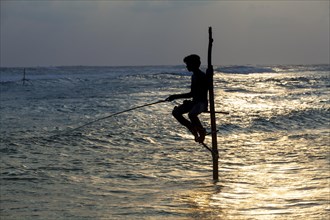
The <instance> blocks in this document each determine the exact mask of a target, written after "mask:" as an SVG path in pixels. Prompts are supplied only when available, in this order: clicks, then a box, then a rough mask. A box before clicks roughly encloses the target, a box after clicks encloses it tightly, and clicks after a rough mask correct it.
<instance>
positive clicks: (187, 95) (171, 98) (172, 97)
mask: <svg viewBox="0 0 330 220" xmlns="http://www.w3.org/2000/svg"><path fill="white" fill-rule="evenodd" d="M191 97H192V92H189V93H183V94H175V95H170V96H169V97H168V98H167V99H165V100H166V101H169V102H171V101H173V100H175V99H184V98H191Z"/></svg>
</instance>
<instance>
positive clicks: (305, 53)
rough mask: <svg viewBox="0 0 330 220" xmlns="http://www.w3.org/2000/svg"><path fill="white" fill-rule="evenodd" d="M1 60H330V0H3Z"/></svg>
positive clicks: (22, 63) (15, 63) (16, 63)
mask: <svg viewBox="0 0 330 220" xmlns="http://www.w3.org/2000/svg"><path fill="white" fill-rule="evenodd" d="M0 4H1V5H0V6H1V8H0V12H1V13H0V18H1V19H0V20H1V21H0V25H1V26H0V66H2V67H31V66H67V65H69V66H70V65H83V66H133V65H181V64H183V63H182V59H183V57H185V56H186V55H189V54H199V55H200V56H201V58H202V63H203V64H206V57H207V46H208V27H209V26H211V27H212V29H213V38H214V44H213V64H215V65H245V64H256V65H257V64H266V65H268V64H321V63H322V64H327V63H329V62H330V61H329V51H330V46H329V20H330V18H329V14H330V12H329V8H330V5H329V0H324V1H316V0H315V1H314V0H305V1H298V0H291V1H290V0H276V1H270V0H259V1H249V0H245V1H237V0H226V1H225V0H219V1H197V0H195V1H188V0H181V1H180V0H179V1H174V0H172V1H165V0H164V1H151V0H149V1H126V0H122V1H111V0H108V1H107V0H103V1H97V0H81V1H80V0H62V1H57V0H43V1H41V0H34V1H29V0H1V3H0Z"/></svg>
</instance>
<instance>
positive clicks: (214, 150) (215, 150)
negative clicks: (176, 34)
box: [206, 27, 219, 181]
mask: <svg viewBox="0 0 330 220" xmlns="http://www.w3.org/2000/svg"><path fill="white" fill-rule="evenodd" d="M212 45H213V38H212V27H209V45H208V53H207V71H206V74H207V75H208V78H209V83H210V87H209V99H210V101H209V102H210V116H211V131H212V161H213V180H214V181H217V180H219V162H218V158H219V152H218V143H217V126H216V118H215V107H214V89H213V66H212Z"/></svg>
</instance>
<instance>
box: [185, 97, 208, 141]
mask: <svg viewBox="0 0 330 220" xmlns="http://www.w3.org/2000/svg"><path fill="white" fill-rule="evenodd" d="M206 109H207V104H205V103H202V102H199V103H197V104H195V105H194V106H193V108H192V109H191V110H190V111H189V114H188V117H189V119H190V121H191V124H192V126H193V128H194V130H196V131H197V132H198V134H199V137H198V138H197V140H196V141H197V142H200V143H203V142H204V140H205V135H206V130H205V128H204V127H203V125H202V123H201V122H200V120H199V118H198V115H199V114H200V113H202V112H203V111H205V110H206Z"/></svg>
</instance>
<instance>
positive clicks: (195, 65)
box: [183, 54, 201, 71]
mask: <svg viewBox="0 0 330 220" xmlns="http://www.w3.org/2000/svg"><path fill="white" fill-rule="evenodd" d="M183 62H185V64H186V65H187V70H188V71H194V70H198V69H199V67H200V65H201V58H200V57H199V56H198V55H196V54H191V55H189V56H187V57H185V58H184V59H183Z"/></svg>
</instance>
